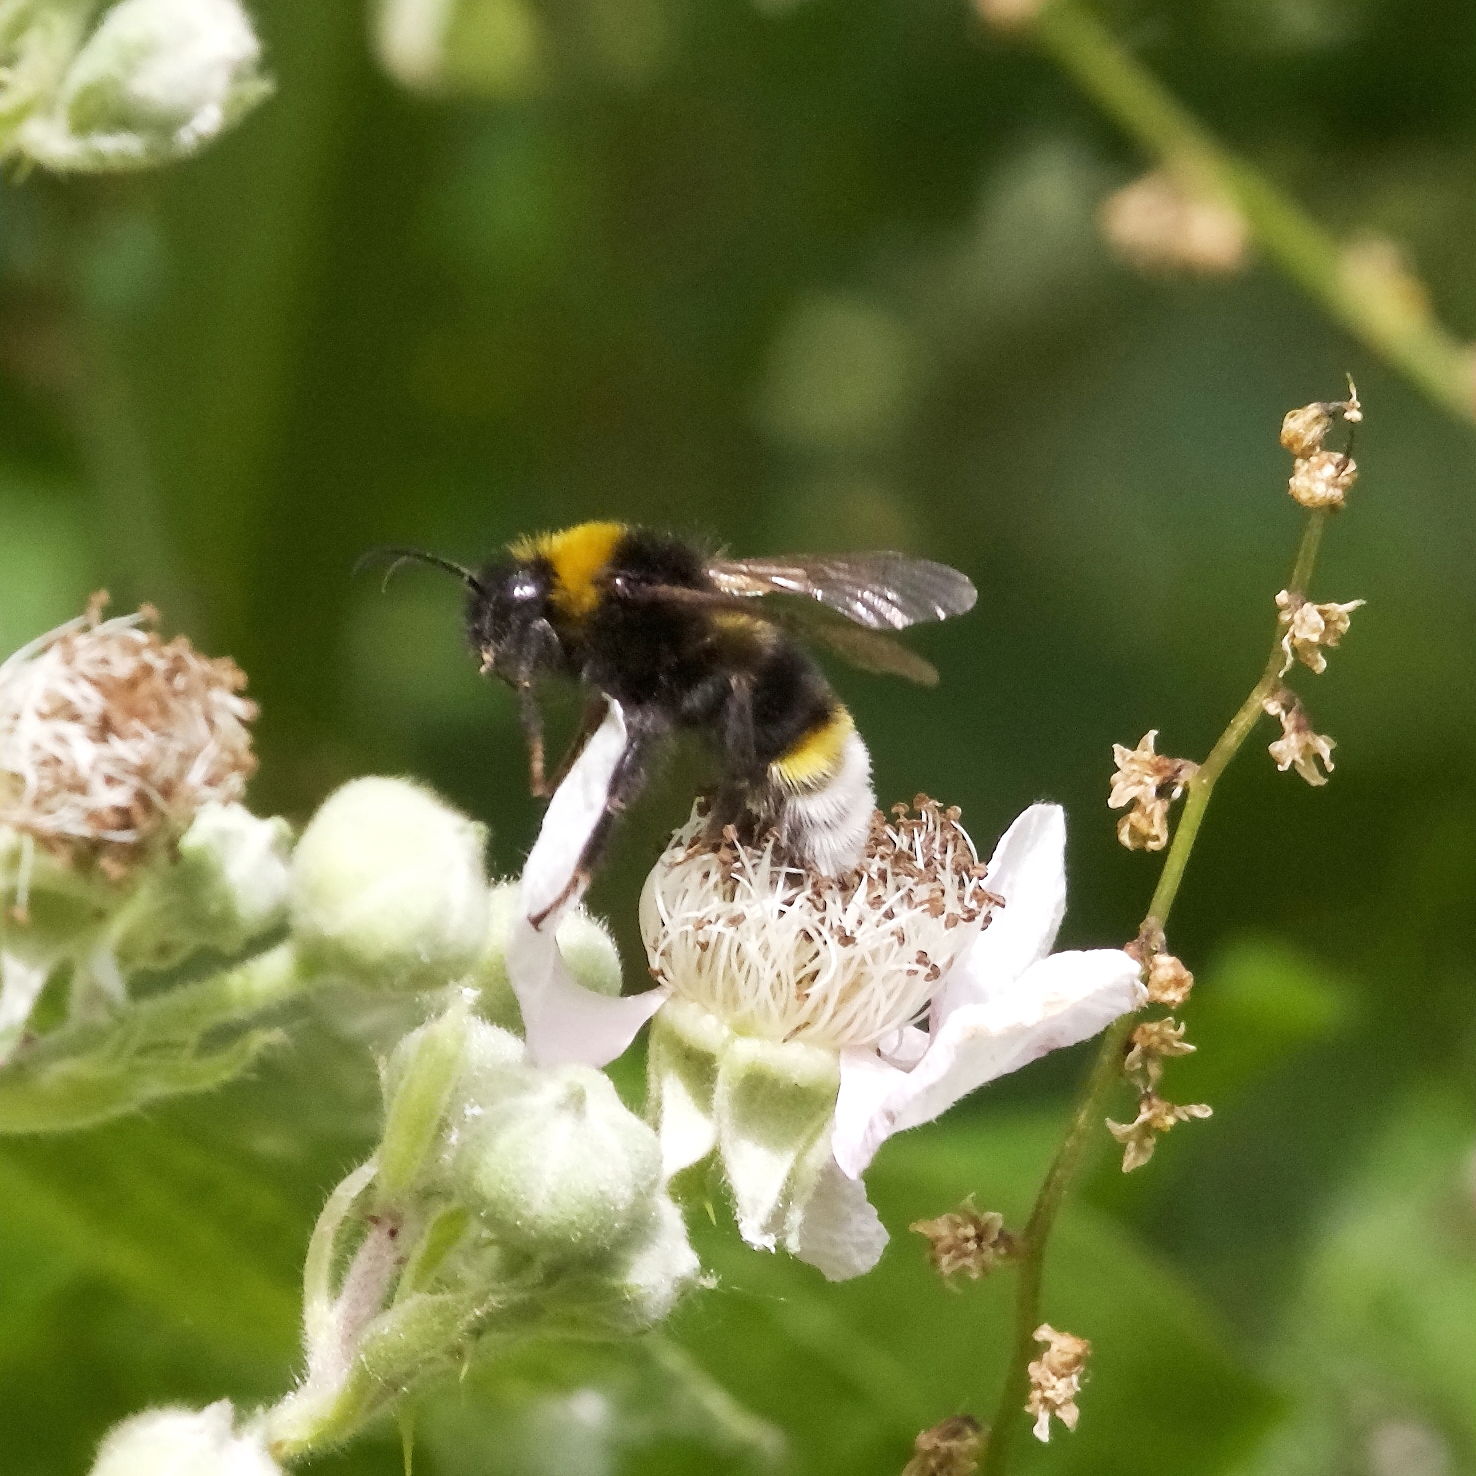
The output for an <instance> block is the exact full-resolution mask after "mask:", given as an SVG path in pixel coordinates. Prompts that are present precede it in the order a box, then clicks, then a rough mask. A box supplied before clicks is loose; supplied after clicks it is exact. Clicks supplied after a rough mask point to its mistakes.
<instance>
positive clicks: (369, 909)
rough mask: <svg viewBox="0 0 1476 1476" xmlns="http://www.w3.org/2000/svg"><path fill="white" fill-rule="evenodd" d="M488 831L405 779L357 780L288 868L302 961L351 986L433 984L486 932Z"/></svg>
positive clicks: (464, 959)
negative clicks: (484, 863) (484, 861)
mask: <svg viewBox="0 0 1476 1476" xmlns="http://www.w3.org/2000/svg"><path fill="white" fill-rule="evenodd" d="M485 839H486V832H485V830H484V829H483V827H482V826H480V825H477V824H474V823H473V822H472V821H470V820H468V819H467V818H466V817H465V816H464V815H461V814H458V813H457V812H456V811H455V810H453V809H451V808H450V806H448V805H445V804H443V803H442V802H441V801H440V800H438V799H437V798H436V797H435V796H434V795H432V794H431V793H430V792H429V791H427V790H424V789H421V788H420V787H418V786H417V785H414V784H411V783H409V782H408V781H406V780H403V779H356V780H354V781H353V782H352V783H350V784H346V785H344V786H343V788H342V789H340V790H339V791H338V792H337V793H336V794H334V795H332V796H330V797H329V799H328V800H327V801H326V802H325V803H324V805H323V806H322V808H321V809H320V810H319V811H318V813H317V814H316V815H315V816H314V817H313V819H312V822H311V823H310V824H309V825H308V828H307V830H306V831H305V832H304V833H303V837H302V839H301V840H300V841H299V842H298V845H297V850H296V852H295V854H294V856H293V861H292V898H291V904H290V907H291V921H292V929H293V934H294V937H295V938H296V941H297V944H298V949H299V952H300V953H301V956H302V959H303V962H304V964H305V965H306V966H307V967H309V968H316V969H319V970H321V971H322V972H324V973H326V974H328V975H330V976H331V977H334V978H338V979H341V980H343V981H344V982H346V983H354V984H361V985H366V986H368V987H371V988H377V989H391V990H407V991H413V990H419V989H433V988H436V987H437V986H439V985H444V984H447V983H449V982H451V981H452V980H455V979H459V978H462V977H463V976H464V975H466V974H467V973H469V972H470V970H471V969H472V968H473V966H474V965H475V963H476V960H477V958H478V956H479V955H480V954H481V952H482V950H483V945H484V943H485V940H486V935H487V882H486V877H485V873H484V872H483V869H482V847H483V845H484V843H485Z"/></svg>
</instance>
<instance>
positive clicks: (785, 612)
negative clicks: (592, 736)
mask: <svg viewBox="0 0 1476 1476" xmlns="http://www.w3.org/2000/svg"><path fill="white" fill-rule="evenodd" d="M937 567H939V568H942V567H943V566H942V565H938V566H937ZM950 572H951V571H950ZM959 577H960V578H962V577H963V576H962V575H960V576H959ZM970 588H971V589H972V586H970ZM617 590H618V593H619V594H620V596H621V597H622V598H624V599H628V600H634V601H639V602H642V603H646V604H666V605H686V606H687V607H688V608H699V609H704V610H735V611H738V612H740V613H742V614H744V615H746V616H748V617H749V618H750V619H753V620H764V621H767V622H768V623H769V624H770V625H778V626H782V627H784V628H785V629H787V630H793V631H794V632H796V633H797V634H799V635H801V636H804V637H807V638H809V639H811V640H815V641H818V642H820V643H822V644H824V645H826V646H829V647H830V649H831V650H832V651H834V652H835V653H836V654H837V655H838V656H843V657H844V658H845V659H846V660H847V661H849V662H850V663H851V665H852V666H857V667H860V668H861V670H862V671H875V672H880V673H881V674H882V675H883V676H899V677H905V678H906V679H907V680H908V681H910V682H917V683H918V684H919V685H920V686H924V687H935V686H937V684H938V672H937V669H936V668H935V667H934V666H933V664H932V662H930V661H925V660H924V659H923V658H922V657H921V656H919V655H918V654H917V653H916V652H915V651H909V650H908V649H907V647H906V646H904V645H902V644H901V643H900V642H899V641H894V640H893V639H892V638H891V637H890V636H885V635H883V634H882V633H881V632H880V631H877V630H867V629H863V628H861V627H860V626H856V625H850V624H846V623H844V622H843V621H841V620H839V619H838V618H837V617H836V616H835V615H834V614H832V613H830V612H829V611H828V610H826V609H822V608H821V607H819V606H818V605H802V604H785V605H782V606H781V605H779V604H763V605H757V606H755V605H753V604H751V603H750V600H749V597H747V596H739V595H736V594H733V593H731V592H727V591H723V590H709V589H690V588H688V587H686V586H683V585H670V584H639V585H635V584H632V585H619V586H617ZM759 593H767V594H776V593H779V591H778V590H764V591H759V590H753V591H751V594H759ZM934 618H937V617H934Z"/></svg>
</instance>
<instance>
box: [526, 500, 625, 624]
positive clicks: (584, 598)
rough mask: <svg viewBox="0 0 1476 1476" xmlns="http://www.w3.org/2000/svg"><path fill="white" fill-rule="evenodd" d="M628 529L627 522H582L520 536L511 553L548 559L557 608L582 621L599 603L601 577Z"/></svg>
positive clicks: (554, 601) (561, 612)
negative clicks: (552, 531) (572, 525)
mask: <svg viewBox="0 0 1476 1476" xmlns="http://www.w3.org/2000/svg"><path fill="white" fill-rule="evenodd" d="M627 531H628V530H627V528H626V525H625V524H624V523H579V524H576V525H575V526H574V527H572V528H565V529H563V530H562V531H561V532H558V533H538V534H535V535H534V536H533V537H531V538H520V539H519V540H518V541H517V542H516V543H514V544H511V545H510V547H509V552H510V553H511V554H512V556H513V557H514V558H515V559H531V558H545V559H547V560H548V562H549V564H550V566H551V567H552V569H553V575H554V585H553V589H552V591H551V592H550V599H551V600H552V602H553V605H554V608H555V609H556V610H557V611H558V612H559V613H560V614H561V615H566V616H569V617H570V618H571V619H575V620H579V619H583V618H584V617H585V616H586V615H588V614H590V612H591V611H593V609H594V608H595V606H596V605H597V604H598V603H599V599H600V592H599V577H600V575H601V574H603V573H604V571H605V570H606V569H607V568H608V567H609V565H610V560H611V558H612V557H613V555H614V553H615V549H616V548H617V546H618V545H619V543H620V540H621V539H622V538H624V537H625V535H626V532H627Z"/></svg>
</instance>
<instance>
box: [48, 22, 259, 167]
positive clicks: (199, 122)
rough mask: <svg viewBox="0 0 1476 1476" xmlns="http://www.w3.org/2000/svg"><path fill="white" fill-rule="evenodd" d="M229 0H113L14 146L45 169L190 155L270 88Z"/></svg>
mask: <svg viewBox="0 0 1476 1476" xmlns="http://www.w3.org/2000/svg"><path fill="white" fill-rule="evenodd" d="M260 61H261V43H260V42H259V41H258V40H257V39H256V33H255V32H254V31H253V30H252V27H251V22H250V20H249V19H248V17H247V15H246V12H245V10H244V9H243V8H242V6H241V5H240V3H239V0H119V3H118V4H116V5H114V6H113V7H112V9H110V10H109V11H108V12H107V13H106V14H105V15H104V17H103V19H102V21H101V22H100V23H99V24H98V26H97V29H96V30H95V31H94V32H93V33H92V35H91V36H90V37H88V39H87V41H86V42H85V44H84V45H83V47H82V49H81V51H79V52H78V53H77V56H76V58H75V59H74V60H73V62H72V64H71V66H70V67H68V68H67V71H66V74H65V76H64V77H63V78H62V83H61V92H60V96H59V97H58V99H57V102H56V105H55V107H54V108H53V109H52V110H51V111H49V112H48V113H46V114H38V115H37V116H35V117H33V118H31V119H30V120H29V121H28V123H27V124H26V127H25V129H24V131H23V133H22V136H21V148H22V151H23V152H25V153H27V154H29V155H30V156H31V157H32V158H33V159H35V160H36V161H37V162H38V163H41V164H45V165H47V166H48V167H50V168H53V169H83V170H102V169H130V168H137V167H139V166H147V165H151V164H162V163H167V162H169V161H170V160H173V159H179V158H184V157H185V156H187V155H189V154H192V153H194V152H195V151H196V150H197V149H199V148H201V147H202V146H203V145H204V144H206V143H208V142H209V141H210V140H211V139H213V138H215V137H216V136H217V135H218V134H220V133H222V132H223V131H224V130H225V129H226V128H228V127H230V125H231V124H233V123H235V122H236V121H237V120H238V119H239V118H241V117H243V116H244V115H245V114H246V113H247V112H249V111H250V110H251V109H252V108H253V107H255V106H256V104H257V103H259V102H261V101H262V99H263V98H265V97H266V96H267V95H268V94H269V93H270V91H271V84H270V83H269V82H268V81H267V79H266V78H265V77H264V76H263V75H262V73H261V71H260V70H259V67H260Z"/></svg>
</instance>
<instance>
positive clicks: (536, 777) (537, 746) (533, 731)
mask: <svg viewBox="0 0 1476 1476" xmlns="http://www.w3.org/2000/svg"><path fill="white" fill-rule="evenodd" d="M518 724H519V726H520V727H521V728H522V730H523V741H524V742H525V743H526V744H527V745H528V793H529V794H531V795H533V797H534V798H535V799H542V798H544V797H545V796H546V795H548V794H549V793H550V792H551V791H550V789H549V786H548V784H547V782H546V781H545V779H544V776H543V713H542V711H541V710H540V709H539V706H538V698H537V696H536V695H535V693H534V691H533V683H532V682H530V681H521V682H519V683H518Z"/></svg>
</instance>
